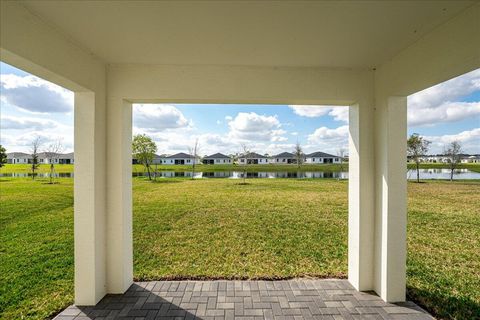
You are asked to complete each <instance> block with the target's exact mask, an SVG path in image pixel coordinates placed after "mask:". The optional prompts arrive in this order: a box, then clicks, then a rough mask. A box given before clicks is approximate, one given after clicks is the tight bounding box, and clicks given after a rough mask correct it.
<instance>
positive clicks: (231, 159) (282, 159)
mask: <svg viewBox="0 0 480 320" xmlns="http://www.w3.org/2000/svg"><path fill="white" fill-rule="evenodd" d="M302 160H303V162H304V163H308V164H321V163H340V162H341V160H342V159H341V157H339V156H334V155H331V154H328V153H325V152H313V153H310V154H306V155H304V156H303V159H302ZM133 163H136V160H135V159H134V160H133ZM193 163H194V157H193V156H192V155H189V154H186V153H183V152H181V153H177V154H174V155H170V156H167V155H155V157H154V159H153V164H167V165H176V164H177V165H182V164H186V165H188V164H193ZM195 163H197V164H198V163H203V164H207V165H213V164H233V163H237V164H245V163H247V164H294V163H297V159H296V157H295V155H294V154H293V153H290V152H282V153H280V154H277V155H274V156H266V155H261V154H258V153H256V152H250V153H248V154H246V155H237V156H233V155H231V156H227V155H225V154H223V153H215V154H212V155H209V156H205V157H203V158H200V157H197V158H196V159H195Z"/></svg>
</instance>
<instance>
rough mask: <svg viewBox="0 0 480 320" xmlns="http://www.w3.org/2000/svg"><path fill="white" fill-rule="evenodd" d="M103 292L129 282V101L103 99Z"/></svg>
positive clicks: (122, 287)
mask: <svg viewBox="0 0 480 320" xmlns="http://www.w3.org/2000/svg"><path fill="white" fill-rule="evenodd" d="M106 123H107V156H106V162H107V166H106V173H107V188H106V189H107V228H106V234H107V238H106V241H107V246H106V247H107V254H106V259H107V268H106V271H107V279H106V284H107V292H108V293H123V292H125V291H126V290H127V289H128V287H129V286H130V285H131V284H132V282H133V246H132V242H133V240H132V239H133V238H132V104H131V103H129V102H127V101H125V100H123V99H120V98H118V99H117V98H109V99H107V121H106Z"/></svg>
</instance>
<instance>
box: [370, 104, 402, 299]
mask: <svg viewBox="0 0 480 320" xmlns="http://www.w3.org/2000/svg"><path fill="white" fill-rule="evenodd" d="M406 140H407V99H406V97H390V98H388V99H385V101H377V106H376V112H375V171H376V181H375V189H376V204H375V208H376V215H375V222H376V226H375V239H376V241H375V269H374V272H375V280H374V281H375V291H376V292H377V293H378V294H379V295H380V296H381V297H382V298H383V299H384V300H385V301H388V302H400V301H405V290H406V225H407V181H406V172H407V167H406V166H407V164H406V158H407V156H406V147H407V146H406Z"/></svg>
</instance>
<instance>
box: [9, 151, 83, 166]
mask: <svg viewBox="0 0 480 320" xmlns="http://www.w3.org/2000/svg"><path fill="white" fill-rule="evenodd" d="M37 155H38V163H39V164H47V163H50V159H52V160H53V163H54V164H73V163H74V153H73V152H70V153H65V154H62V153H54V154H52V155H49V153H48V152H39V153H38V154H37ZM7 163H8V164H19V163H21V164H27V163H32V155H31V154H28V153H24V152H10V153H7Z"/></svg>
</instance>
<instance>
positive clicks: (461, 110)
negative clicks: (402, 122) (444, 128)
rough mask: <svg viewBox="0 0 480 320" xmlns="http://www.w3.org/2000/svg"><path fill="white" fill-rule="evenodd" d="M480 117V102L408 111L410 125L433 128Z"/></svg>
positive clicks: (443, 104)
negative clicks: (443, 123)
mask: <svg viewBox="0 0 480 320" xmlns="http://www.w3.org/2000/svg"><path fill="white" fill-rule="evenodd" d="M475 116H480V102H449V101H447V102H445V103H442V104H440V105H439V106H435V107H431V108H424V107H417V108H415V109H411V108H409V110H408V125H409V126H412V127H416V126H432V125H435V124H438V123H442V122H455V121H460V120H464V119H467V118H471V117H475Z"/></svg>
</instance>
